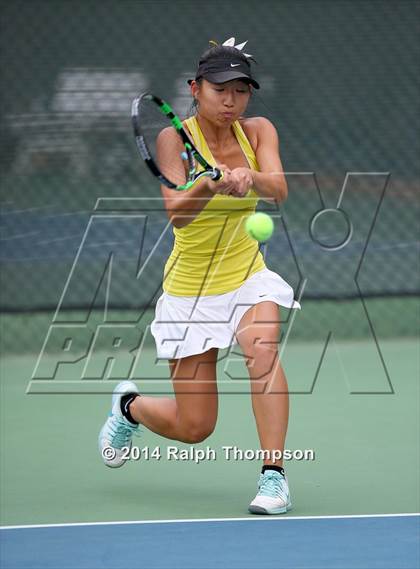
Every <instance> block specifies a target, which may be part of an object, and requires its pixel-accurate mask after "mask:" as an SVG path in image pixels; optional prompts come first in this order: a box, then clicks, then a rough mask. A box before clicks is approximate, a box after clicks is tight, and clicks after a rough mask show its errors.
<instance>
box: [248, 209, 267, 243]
mask: <svg viewBox="0 0 420 569" xmlns="http://www.w3.org/2000/svg"><path fill="white" fill-rule="evenodd" d="M245 229H246V232H247V233H248V235H250V236H251V237H252V238H253V239H256V240H257V241H259V242H264V241H268V239H270V237H271V235H272V234H273V229H274V223H273V220H272V219H271V217H270V216H269V215H267V214H266V213H262V212H258V213H254V214H253V215H250V216H249V217H248V219H247V220H246V223H245Z"/></svg>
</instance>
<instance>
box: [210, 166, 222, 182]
mask: <svg viewBox="0 0 420 569" xmlns="http://www.w3.org/2000/svg"><path fill="white" fill-rule="evenodd" d="M222 178H223V172H222V170H219V168H215V169H214V170H213V174H212V176H211V179H212V180H214V181H215V182H217V181H218V180H221V179H222Z"/></svg>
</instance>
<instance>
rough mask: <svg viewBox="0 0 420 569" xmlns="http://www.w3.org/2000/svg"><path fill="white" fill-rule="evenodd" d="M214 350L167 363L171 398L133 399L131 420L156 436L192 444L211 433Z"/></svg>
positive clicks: (213, 421)
mask: <svg viewBox="0 0 420 569" xmlns="http://www.w3.org/2000/svg"><path fill="white" fill-rule="evenodd" d="M217 353H218V350H217V349H215V348H213V349H211V350H209V351H207V352H205V353H203V354H198V355H196V356H189V357H187V358H182V359H179V360H170V363H169V365H170V368H171V375H172V382H173V387H174V391H175V399H174V398H169V397H146V396H141V397H136V399H135V400H134V401H133V402H132V403H131V405H130V413H131V415H132V417H133V418H134V419H135V420H136V421H138V422H139V423H141V424H142V425H144V426H145V427H147V428H148V429H150V430H151V431H153V432H154V433H157V434H158V435H162V436H163V437H167V438H168V439H175V440H178V441H183V442H188V443H194V442H200V441H202V440H204V439H205V438H207V437H208V436H209V435H210V434H211V433H212V431H213V429H214V427H215V424H216V420H217V410H218V400H217V382H216V362H217Z"/></svg>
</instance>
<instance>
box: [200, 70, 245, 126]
mask: <svg viewBox="0 0 420 569" xmlns="http://www.w3.org/2000/svg"><path fill="white" fill-rule="evenodd" d="M191 93H192V95H193V97H194V98H195V99H197V101H198V104H199V113H200V115H202V116H203V117H204V118H206V119H208V120H209V121H211V122H213V123H215V124H217V125H218V126H223V125H225V124H230V123H232V122H234V121H235V120H237V119H238V118H239V117H240V116H241V115H243V113H244V112H245V109H246V107H247V105H248V101H249V98H250V96H251V86H250V85H248V84H247V83H246V82H245V81H240V80H238V79H235V80H233V81H228V82H227V83H218V84H216V83H210V82H209V81H206V79H203V80H202V81H201V83H200V84H198V83H196V82H195V81H193V82H192V84H191Z"/></svg>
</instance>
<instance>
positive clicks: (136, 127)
mask: <svg viewBox="0 0 420 569" xmlns="http://www.w3.org/2000/svg"><path fill="white" fill-rule="evenodd" d="M142 100H147V101H150V102H152V103H154V104H155V105H156V106H157V107H158V109H159V110H160V112H161V113H162V114H163V115H165V116H166V117H167V118H168V119H169V122H170V123H171V125H172V126H173V127H174V129H175V130H176V131H177V133H178V134H179V136H180V137H181V140H182V143H183V145H184V151H185V154H186V158H187V162H188V174H187V181H186V183H185V184H180V185H177V184H174V183H173V182H171V180H169V179H168V178H167V177H166V176H165V175H164V174H163V173H162V172H161V171H160V169H159V167H158V165H157V164H156V162H155V160H154V159H153V156H152V154H151V152H150V150H149V147H148V145H147V142H146V139H145V136H144V134H143V133H142V130H141V113H140V104H141V102H142ZM131 122H132V125H133V131H134V137H135V140H136V146H137V149H138V151H139V152H140V155H141V157H142V158H143V160H144V161H145V163H146V165H147V166H148V168H149V170H150V171H151V172H152V174H153V175H154V176H156V177H157V178H158V179H159V180H160V182H161V183H162V184H164V185H165V186H167V187H168V188H171V189H174V190H189V189H190V188H191V187H192V186H193V185H194V184H195V183H196V182H198V180H200V179H201V178H203V177H209V178H211V179H212V180H214V181H217V180H220V179H221V178H222V177H223V172H222V171H221V170H219V168H215V167H213V166H211V164H209V163H208V162H207V160H206V159H205V158H204V157H203V156H202V155H201V154H200V152H199V151H198V150H197V148H196V147H195V146H194V144H193V142H192V141H191V139H190V137H189V136H188V134H187V133H186V131H185V129H184V127H183V125H182V121H181V120H180V118H179V117H178V116H177V115H176V114H175V113H174V111H173V110H172V108H171V106H170V105H169V104H168V103H166V102H165V101H164V100H163V99H161V98H160V97H157V96H156V95H153V94H152V93H149V92H146V93H142V94H141V95H139V96H138V97H136V98H135V99H134V100H133V102H132V105H131ZM196 161H197V162H198V163H199V164H200V165H201V166H202V167H203V168H204V170H202V171H201V172H198V173H197V171H196V170H197V169H196Z"/></svg>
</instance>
